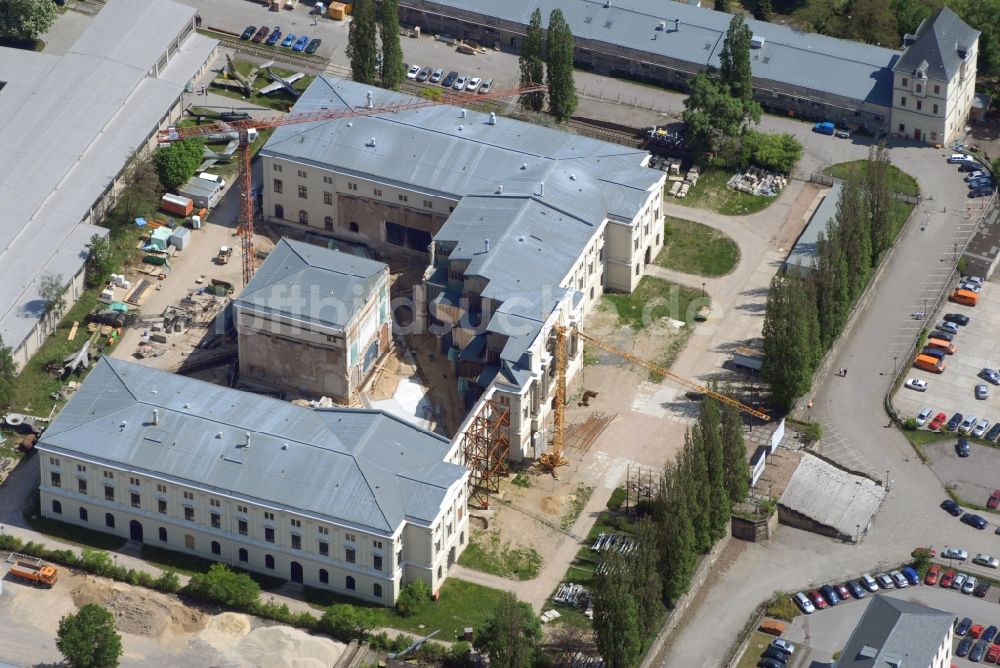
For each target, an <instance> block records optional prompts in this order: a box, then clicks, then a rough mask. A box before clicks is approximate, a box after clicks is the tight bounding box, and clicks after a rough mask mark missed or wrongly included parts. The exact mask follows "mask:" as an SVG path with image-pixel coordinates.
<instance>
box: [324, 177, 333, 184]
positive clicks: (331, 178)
mask: <svg viewBox="0 0 1000 668" xmlns="http://www.w3.org/2000/svg"><path fill="white" fill-rule="evenodd" d="M323 183H333V177H332V176H324V177H323Z"/></svg>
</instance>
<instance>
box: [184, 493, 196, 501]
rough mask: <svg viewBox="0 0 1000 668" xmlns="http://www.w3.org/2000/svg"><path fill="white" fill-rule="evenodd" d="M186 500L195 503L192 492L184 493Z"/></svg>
mask: <svg viewBox="0 0 1000 668" xmlns="http://www.w3.org/2000/svg"><path fill="white" fill-rule="evenodd" d="M184 498H185V499H187V500H188V501H194V494H193V493H192V492H184Z"/></svg>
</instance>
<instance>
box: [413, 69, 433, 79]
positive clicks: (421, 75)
mask: <svg viewBox="0 0 1000 668" xmlns="http://www.w3.org/2000/svg"><path fill="white" fill-rule="evenodd" d="M430 78H431V68H429V67H421V68H420V71H419V72H417V76H416V79H417V81H427V80H428V79H430Z"/></svg>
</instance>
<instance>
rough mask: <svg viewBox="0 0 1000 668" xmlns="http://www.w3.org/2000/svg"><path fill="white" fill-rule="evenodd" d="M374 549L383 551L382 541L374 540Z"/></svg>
mask: <svg viewBox="0 0 1000 668" xmlns="http://www.w3.org/2000/svg"><path fill="white" fill-rule="evenodd" d="M372 547H374V548H375V549H376V550H381V549H382V541H380V540H373V541H372Z"/></svg>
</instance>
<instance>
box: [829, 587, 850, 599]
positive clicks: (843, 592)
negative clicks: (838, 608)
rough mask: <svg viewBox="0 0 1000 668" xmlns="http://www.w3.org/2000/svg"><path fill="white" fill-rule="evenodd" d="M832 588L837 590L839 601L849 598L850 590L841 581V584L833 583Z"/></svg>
mask: <svg viewBox="0 0 1000 668" xmlns="http://www.w3.org/2000/svg"><path fill="white" fill-rule="evenodd" d="M833 590H834V591H835V592H837V596H839V597H840V600H841V601H846V600H847V599H849V598H850V597H851V592H850V590H848V588H847V585H846V584H843V583H841V584H835V585H833Z"/></svg>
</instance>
